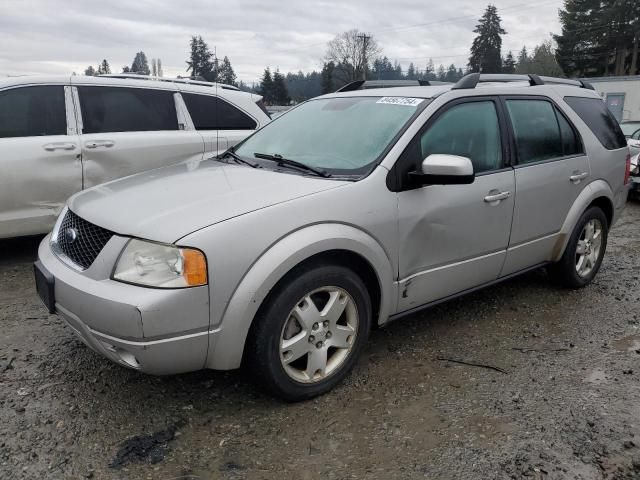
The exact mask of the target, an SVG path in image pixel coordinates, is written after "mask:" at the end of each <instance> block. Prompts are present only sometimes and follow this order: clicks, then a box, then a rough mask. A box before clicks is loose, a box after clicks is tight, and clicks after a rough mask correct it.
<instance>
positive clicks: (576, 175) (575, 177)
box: [569, 172, 589, 184]
mask: <svg viewBox="0 0 640 480" xmlns="http://www.w3.org/2000/svg"><path fill="white" fill-rule="evenodd" d="M588 176H589V172H582V173H578V172H574V174H573V175H571V176H570V177H569V181H570V182H571V183H576V184H577V183H580V182H581V181H582V180H584V179H585V178H587V177H588Z"/></svg>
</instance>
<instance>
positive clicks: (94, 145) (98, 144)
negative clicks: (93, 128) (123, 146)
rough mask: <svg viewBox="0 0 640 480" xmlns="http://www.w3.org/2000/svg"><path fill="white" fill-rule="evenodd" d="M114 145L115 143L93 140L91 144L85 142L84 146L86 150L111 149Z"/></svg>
mask: <svg viewBox="0 0 640 480" xmlns="http://www.w3.org/2000/svg"><path fill="white" fill-rule="evenodd" d="M115 144H116V142H114V141H113V140H94V141H92V142H86V143H85V144H84V146H85V147H86V148H99V147H106V148H111V147H113V146H114V145H115Z"/></svg>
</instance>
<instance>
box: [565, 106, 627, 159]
mask: <svg viewBox="0 0 640 480" xmlns="http://www.w3.org/2000/svg"><path fill="white" fill-rule="evenodd" d="M564 101H565V102H566V103H567V104H568V105H569V106H570V107H571V108H572V110H573V111H574V112H576V113H577V114H578V116H579V117H580V118H581V119H582V121H583V122H584V123H586V124H587V127H589V129H590V130H591V131H592V132H593V134H594V135H595V136H596V138H597V139H598V140H599V141H600V143H601V144H602V146H603V147H604V148H606V149H607V150H618V149H619V148H625V147H626V146H627V140H626V139H625V136H624V134H623V133H622V130H621V129H620V125H618V121H617V120H616V119H615V117H614V116H613V115H612V114H611V112H610V111H609V109H608V108H607V106H606V105H605V104H604V102H603V101H602V100H600V99H598V98H586V97H564Z"/></svg>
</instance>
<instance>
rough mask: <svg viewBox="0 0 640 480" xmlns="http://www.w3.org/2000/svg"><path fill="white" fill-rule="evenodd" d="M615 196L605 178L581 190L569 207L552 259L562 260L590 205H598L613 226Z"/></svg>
mask: <svg viewBox="0 0 640 480" xmlns="http://www.w3.org/2000/svg"><path fill="white" fill-rule="evenodd" d="M613 198H614V195H613V191H612V190H611V187H610V186H609V184H608V183H607V182H605V181H604V180H596V181H594V182H591V183H590V184H589V185H587V186H586V187H585V188H584V189H583V190H582V192H580V195H578V198H576V200H575V201H574V202H573V205H572V206H571V208H570V209H569V213H568V214H567V216H566V218H565V221H564V223H563V225H562V228H561V229H560V234H559V235H558V240H557V242H556V244H555V245H554V249H553V255H552V261H554V262H556V261H558V260H560V258H561V257H562V255H563V254H564V251H565V248H566V247H567V243H568V242H569V238H571V234H572V232H573V229H574V228H575V226H576V224H577V223H578V220H580V217H581V216H582V214H583V213H584V212H586V211H587V210H588V209H589V208H590V207H593V206H597V207H599V208H601V209H602V211H603V212H604V214H605V216H606V217H607V222H608V223H609V225H608V226H609V227H611V223H612V221H613V218H614V212H615V211H614V201H613Z"/></svg>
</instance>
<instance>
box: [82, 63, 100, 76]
mask: <svg viewBox="0 0 640 480" xmlns="http://www.w3.org/2000/svg"><path fill="white" fill-rule="evenodd" d="M84 74H85V75H87V76H88V77H94V76H96V75H97V74H98V72H97V71H96V69H95V68H93V66H92V65H89V66H88V67H87V68H85V69H84Z"/></svg>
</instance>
